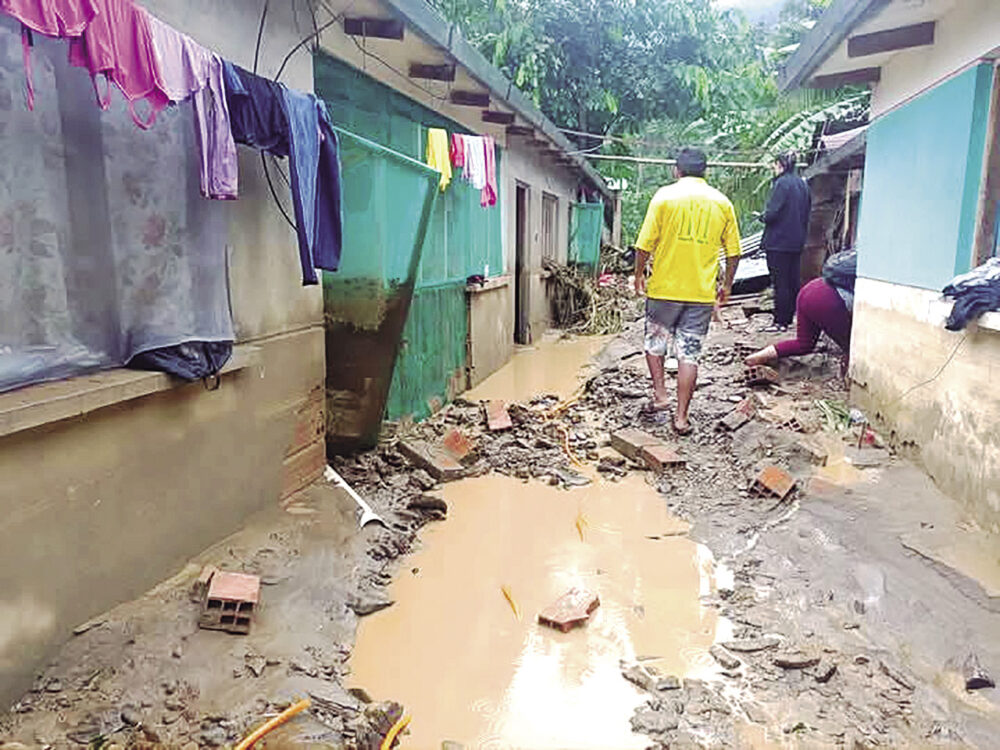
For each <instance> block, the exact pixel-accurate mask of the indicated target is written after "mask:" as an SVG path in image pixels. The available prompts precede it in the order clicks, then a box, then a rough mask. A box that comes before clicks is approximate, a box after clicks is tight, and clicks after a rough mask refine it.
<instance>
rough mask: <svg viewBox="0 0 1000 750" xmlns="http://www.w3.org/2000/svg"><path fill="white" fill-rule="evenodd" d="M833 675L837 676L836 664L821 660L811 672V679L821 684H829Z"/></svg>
mask: <svg viewBox="0 0 1000 750" xmlns="http://www.w3.org/2000/svg"><path fill="white" fill-rule="evenodd" d="M835 674H837V663H836V662H833V661H828V660H827V659H821V660H820V663H819V664H817V665H816V668H815V669H814V670H813V677H815V678H816V682H819V683H821V684H822V683H827V682H829V681H830V680H831V679H833V676H834V675H835Z"/></svg>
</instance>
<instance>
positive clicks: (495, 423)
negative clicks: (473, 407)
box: [486, 401, 514, 432]
mask: <svg viewBox="0 0 1000 750" xmlns="http://www.w3.org/2000/svg"><path fill="white" fill-rule="evenodd" d="M486 426H487V427H488V428H489V430H490V432H500V431H501V430H509V429H510V428H512V427H513V426H514V423H513V422H512V421H511V419H510V412H508V411H507V404H506V403H505V402H503V401H487V402H486Z"/></svg>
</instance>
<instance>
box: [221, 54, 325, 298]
mask: <svg viewBox="0 0 1000 750" xmlns="http://www.w3.org/2000/svg"><path fill="white" fill-rule="evenodd" d="M223 73H224V76H225V82H226V99H227V101H228V104H229V117H230V122H231V124H232V128H233V137H234V138H235V140H236V142H237V143H243V144H245V145H247V146H253V147H254V148H257V149H260V150H262V151H268V152H269V153H272V154H274V155H275V156H290V159H289V161H290V170H291V176H290V180H289V184H290V187H291V190H292V204H293V207H294V210H295V223H296V227H295V231H296V235H297V238H298V243H299V259H300V260H301V263H302V283H303V284H316V283H318V282H319V279H318V278H317V276H316V269H317V268H322V269H324V270H327V271H336V270H337V268H338V267H339V265H340V248H341V237H342V226H343V222H342V220H341V206H340V156H339V152H338V142H337V134H336V132H335V131H334V130H333V127H332V126H331V125H330V121H329V118H328V117H327V114H326V107H325V106H324V104H323V103H322V102H321V101H320V100H319V99H317V98H316V97H315V96H313V95H312V94H302V93H299V92H295V91H290V90H289V89H286V88H285V87H284V86H282V85H281V84H279V83H276V82H274V81H271V80H269V79H267V78H262V77H261V76H258V75H254V74H253V73H250V72H249V71H246V70H244V69H243V68H241V67H239V66H238V65H233V64H232V63H230V62H227V61H223Z"/></svg>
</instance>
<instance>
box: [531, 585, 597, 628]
mask: <svg viewBox="0 0 1000 750" xmlns="http://www.w3.org/2000/svg"><path fill="white" fill-rule="evenodd" d="M600 604H601V600H600V598H598V596H597V594H595V593H593V592H591V591H587V590H586V589H578V588H574V589H570V590H569V591H567V592H566V593H565V594H563V595H562V596H560V597H559V598H558V599H557V600H556V601H555V602H553V603H552V604H550V605H549V606H548V607H546V608H545V609H543V610H542V611H541V612H540V613H539V614H538V622H539V623H541V624H542V625H548V626H549V627H550V628H555V629H557V630H561V631H562V632H563V633H568V632H569V631H570V630H572V629H573V628H575V627H577V626H578V625H583V624H584V623H586V622H587V620H589V619H590V615H591V613H592V612H593V611H594V610H595V609H597V608H598V607H599V606H600Z"/></svg>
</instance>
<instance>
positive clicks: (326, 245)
mask: <svg viewBox="0 0 1000 750" xmlns="http://www.w3.org/2000/svg"><path fill="white" fill-rule="evenodd" d="M284 99H285V111H286V112H287V114H288V124H289V133H290V135H291V143H290V146H291V152H290V158H289V162H290V171H291V188H292V205H293V206H294V209H295V225H296V226H295V229H296V234H297V235H298V240H299V259H300V260H301V262H302V283H303V284H316V283H318V279H317V277H316V270H315V269H317V268H322V269H324V270H326V271H336V270H337V268H338V267H339V266H340V249H341V241H342V227H343V220H342V215H341V204H340V153H339V143H338V141H337V134H336V132H335V131H334V130H333V126H332V125H330V120H329V118H328V116H327V112H326V105H325V104H323V102H322V101H320V100H319V99H317V98H316V97H315V96H313V95H312V94H303V93H301V92H298V91H292V90H291V89H288V88H285V89H284Z"/></svg>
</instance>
